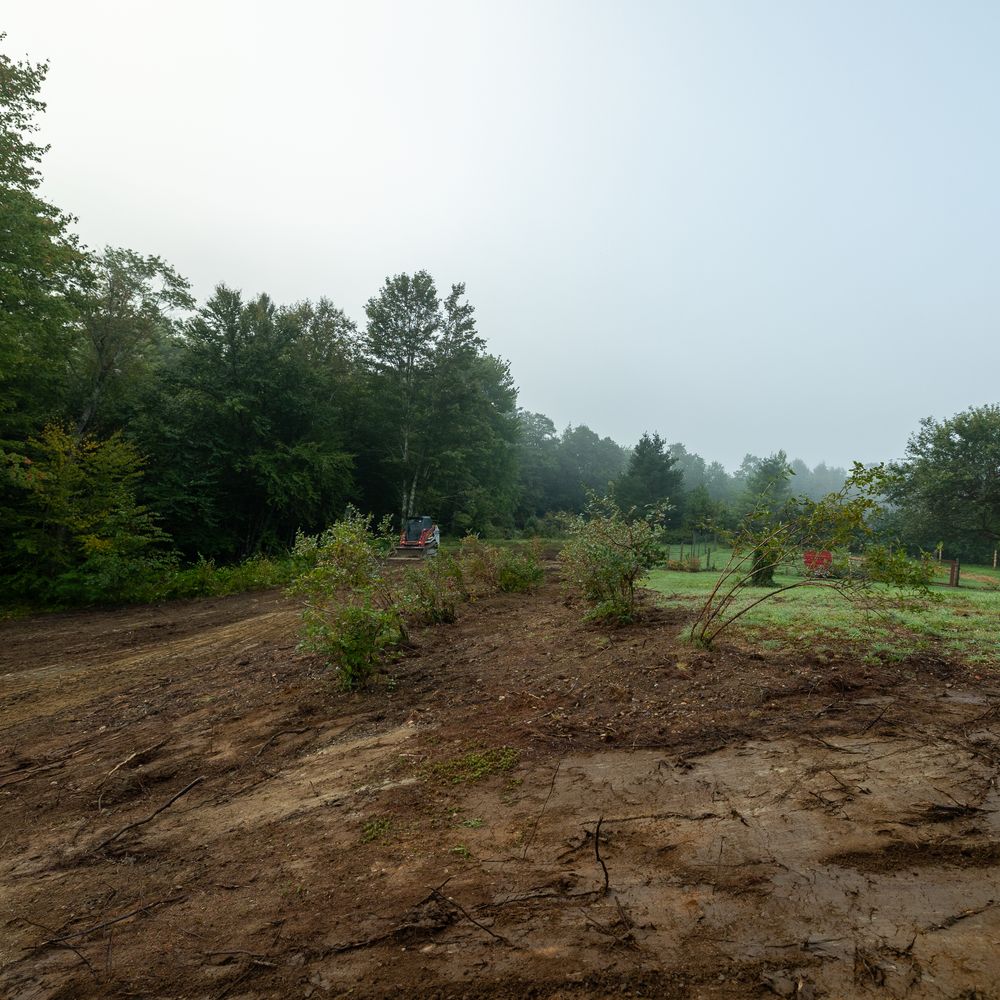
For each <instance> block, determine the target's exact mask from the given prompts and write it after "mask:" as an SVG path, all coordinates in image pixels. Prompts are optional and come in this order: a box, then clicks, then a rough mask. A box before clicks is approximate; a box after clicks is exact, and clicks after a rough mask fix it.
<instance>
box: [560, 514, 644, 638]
mask: <svg viewBox="0 0 1000 1000" xmlns="http://www.w3.org/2000/svg"><path fill="white" fill-rule="evenodd" d="M658 518H659V512H658V511H657V512H652V513H651V514H649V515H647V517H645V518H639V519H631V518H630V516H627V515H626V514H625V513H623V512H622V510H621V508H619V506H618V504H617V503H616V502H615V500H614V499H613V498H611V497H603V498H600V499H598V498H594V497H591V499H590V501H589V502H588V504H587V508H586V510H585V511H584V513H583V514H582V515H579V516H576V517H571V518H570V519H569V520H568V523H567V530H568V532H569V536H570V538H569V541H568V542H567V543H566V545H565V546H564V547H563V550H562V552H561V553H560V554H559V560H560V562H561V563H562V567H563V574H564V579H565V582H566V585H567V586H568V587H569V588H571V589H573V590H576V591H579V592H580V593H581V594H583V596H584V598H585V599H586V600H587V601H589V602H590V603H591V604H592V605H593V609H592V610H591V611H590V613H589V614H588V616H587V617H588V618H595V619H602V620H608V621H617V622H621V623H625V622H629V621H632V620H633V619H634V618H635V614H636V594H635V591H636V583H637V581H638V580H639V579H640V578H641V577H642V576H643V575H644V574H645V573H646V571H647V570H649V569H651V568H652V567H653V566H655V565H656V563H657V562H658V561H659V558H660V547H659V545H658V542H657V530H656V528H655V527H654V521H655V520H657V519H658Z"/></svg>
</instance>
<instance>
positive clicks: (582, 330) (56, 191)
mask: <svg viewBox="0 0 1000 1000" xmlns="http://www.w3.org/2000/svg"><path fill="white" fill-rule="evenodd" d="M4 30H6V31H7V33H8V37H7V39H6V41H5V43H4V45H5V49H6V51H7V52H8V53H10V54H11V55H13V56H22V55H24V54H27V55H28V56H29V57H30V58H32V59H35V60H40V59H49V60H50V61H51V69H50V73H49V78H48V81H47V83H46V86H45V89H44V93H43V97H44V99H45V100H46V101H47V102H48V112H47V114H46V115H45V117H44V121H43V137H44V139H45V141H47V142H50V143H51V144H52V149H51V152H50V153H49V154H48V156H47V157H46V159H45V162H44V164H43V173H44V176H45V185H44V189H43V193H44V194H45V196H46V197H48V198H49V199H50V200H51V201H53V202H55V203H56V204H57V205H59V206H60V207H61V208H64V209H65V210H68V211H71V212H73V213H74V214H75V215H77V216H78V217H79V223H78V230H79V232H80V234H81V236H82V237H83V239H84V241H85V242H86V243H88V244H89V245H91V246H94V247H100V246H103V245H105V244H114V245H123V246H128V247H132V248H134V249H136V250H138V251H141V252H143V253H157V254H160V255H161V256H163V257H164V258H166V259H167V260H168V261H169V262H170V263H171V264H173V265H174V266H175V267H176V268H177V269H178V270H179V271H180V272H181V273H182V274H184V275H186V276H187V277H188V278H189V279H190V280H191V281H192V282H193V284H194V287H195V290H196V292H197V293H198V295H199V296H200V297H205V296H206V295H207V294H208V293H210V291H211V289H212V287H213V286H214V285H215V284H216V283H217V282H220V281H223V282H226V283H228V284H231V285H234V286H236V287H240V288H243V289H244V290H246V291H247V292H257V291H267V292H268V293H270V294H271V295H272V296H273V297H274V298H275V299H277V300H278V301H291V300H295V299H300V298H306V297H309V298H317V297H319V296H321V295H327V296H329V297H330V298H332V299H333V300H334V301H335V302H336V303H337V304H338V305H340V306H341V307H343V308H344V309H346V310H347V312H348V313H349V314H350V315H352V316H353V317H354V318H355V319H356V320H358V321H359V322H360V321H361V320H362V319H363V307H364V303H365V301H366V299H367V298H368V297H369V296H371V295H373V294H375V293H376V291H377V290H378V287H379V286H380V284H381V283H382V281H383V280H384V278H385V276H386V275H388V274H393V273H397V272H400V271H413V270H416V269H418V268H426V269H427V270H429V271H430V272H431V273H432V274H433V275H434V276H435V277H436V279H437V281H438V284H439V288H446V287H447V286H448V285H449V284H450V283H452V282H457V281H464V282H466V284H467V288H468V294H469V298H470V300H471V301H472V302H473V304H474V305H475V306H476V308H477V315H478V319H479V324H480V332H481V333H482V334H483V335H484V336H485V337H486V338H487V340H488V342H489V345H490V349H491V351H492V352H494V353H497V354H500V355H502V356H503V357H505V358H507V359H509V360H510V362H511V366H512V369H513V372H514V375H515V378H516V381H517V383H518V385H519V387H520V402H521V405H522V406H524V407H525V408H527V409H530V410H536V411H541V412H544V413H546V414H548V415H549V416H550V417H552V418H553V420H554V421H555V422H556V424H557V425H558V426H565V425H566V424H569V423H573V424H578V423H586V424H588V425H589V426H591V427H592V428H594V429H595V430H596V431H598V432H599V433H600V434H602V435H605V434H607V435H611V436H612V437H614V438H615V439H616V440H618V441H620V442H622V443H624V444H633V443H634V442H635V441H636V439H637V438H638V437H639V435H640V434H641V433H642V432H643V431H644V430H649V431H653V430H658V431H659V432H660V433H661V434H662V435H663V436H664V437H665V438H666V439H667V440H669V441H683V442H684V443H685V444H686V445H687V447H688V448H689V449H690V450H693V451H697V452H699V453H701V454H702V455H704V456H706V457H707V458H709V459H718V460H720V461H722V462H723V463H725V464H726V465H727V466H729V467H730V468H732V467H734V466H736V465H737V464H738V463H739V461H740V459H741V458H742V456H743V454H744V453H745V452H755V453H758V454H766V453H768V452H771V451H774V450H776V449H777V448H784V449H786V450H787V452H788V453H789V455H791V456H800V457H801V458H803V459H804V460H805V461H806V462H807V463H809V464H810V465H813V464H815V463H817V462H819V461H821V460H825V461H827V462H828V463H831V464H840V465H844V464H847V463H849V462H850V461H851V460H852V459H860V460H863V461H872V460H877V459H883V458H892V457H897V456H899V455H901V453H902V451H903V449H904V447H905V444H906V439H907V436H908V435H909V434H910V433H911V432H912V431H913V430H915V429H916V426H917V422H918V420H919V419H920V418H921V417H922V416H926V415H932V414H933V415H935V416H938V417H943V416H948V415H950V414H951V413H954V412H956V411H958V410H961V409H964V408H966V407H967V406H970V405H974V404H981V403H984V402H991V401H995V400H996V399H997V392H996V389H995V381H996V367H997V360H998V349H997V336H996V323H997V316H998V315H1000V308H998V307H1000V282H998V281H997V279H996V274H997V265H998V249H1000V247H998V242H1000V194H998V187H997V183H996V179H997V177H998V176H1000V143H998V135H1000V131H998V128H997V124H998V123H997V100H996V97H997V94H998V93H1000V69H998V62H997V60H996V58H995V53H996V52H997V51H998V49H1000V7H997V6H996V5H995V4H992V3H975V2H965V3H962V4H955V5H941V4H931V3H920V2H913V0H907V2H883V3H879V4H877V5H875V4H871V3H862V2H841V3H836V4H832V3H830V4H820V3H810V2H806V3H802V2H773V0H772V2H755V3H746V2H715V0H705V2H702V0H699V2H693V0H692V2H688V3H648V4H647V3H638V2H632V3H618V4H614V5H612V4H596V3H580V2H548V3H538V2H530V3H529V2H505V3H502V4H501V3H493V4H485V3H439V2H434V3H427V4H403V3H401V2H400V3H373V2H369V0H366V2H365V3H362V4H359V3H326V4H318V3H317V4H308V3H302V2H291V3H284V4H280V5H279V4H263V3H248V2H241V3H224V2H218V0H215V2H213V3H211V4H205V3H192V2H186V0H183V2H175V3H173V4H170V5H162V4H137V3H134V2H132V3H125V2H119V3H111V2H93V0H92V2H88V3H86V4H81V3H71V2H38V3H33V4H30V5H29V4H26V3H21V4H19V5H8V8H7V10H6V11H5V18H4Z"/></svg>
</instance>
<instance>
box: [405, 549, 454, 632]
mask: <svg viewBox="0 0 1000 1000" xmlns="http://www.w3.org/2000/svg"><path fill="white" fill-rule="evenodd" d="M404 588H405V595H406V600H407V604H408V610H409V612H410V614H412V615H414V616H415V617H416V619H417V620H418V621H419V622H421V623H422V624H424V625H438V624H447V623H450V622H453V621H455V618H456V616H457V609H458V605H459V604H460V603H461V602H462V601H464V600H467V598H468V592H467V591H466V589H465V573H464V571H463V569H462V564H461V562H460V561H459V560H458V559H456V558H454V557H453V556H449V555H444V554H439V555H438V556H437V557H436V558H434V559H427V560H425V561H424V563H423V564H422V565H420V566H414V567H413V568H412V569H410V571H409V572H408V573H407V574H406V579H405V581H404Z"/></svg>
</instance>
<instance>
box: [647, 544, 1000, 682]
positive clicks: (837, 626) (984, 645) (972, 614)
mask: <svg viewBox="0 0 1000 1000" xmlns="http://www.w3.org/2000/svg"><path fill="white" fill-rule="evenodd" d="M728 556H729V553H728V552H727V551H726V550H719V551H718V553H716V554H713V559H712V561H713V563H714V564H715V565H716V566H717V567H720V568H721V567H722V566H724V565H725V562H726V560H727V559H728ZM718 576H719V574H718V572H713V571H703V572H700V573H688V572H680V571H671V570H659V569H658V570H653V571H652V572H651V573H650V574H649V576H648V578H647V579H646V586H647V587H648V588H649V589H651V590H653V591H656V592H657V593H658V594H660V595H662V598H661V599H662V601H663V603H664V604H666V605H668V606H682V607H690V608H691V609H692V610H694V609H696V608H698V607H699V606H700V604H701V602H703V601H704V600H705V599H706V598H707V596H708V594H709V592H710V591H711V590H712V588H713V587H714V586H715V582H716V580H717V579H718ZM801 579H802V577H801V576H795V575H793V574H792V573H786V574H777V575H776V576H775V581H776V584H777V585H778V586H779V587H780V586H784V585H788V584H792V583H795V582H798V581H801ZM940 579H943V580H944V581H945V582H946V581H947V569H946V568H945V567H942V568H941V569H940V570H939V571H938V573H937V574H936V576H935V581H937V580H940ZM761 593H763V591H760V590H757V589H753V590H747V591H746V598H745V599H744V601H743V603H748V602H749V601H750V600H752V599H756V598H757V597H759V596H760V594H761ZM876 593H878V595H879V597H880V598H886V599H889V598H891V597H892V595H891V594H890V592H889V591H888V590H887V589H885V588H880V592H879V591H876ZM886 604H887V606H885V607H880V608H879V610H878V611H877V612H871V611H865V610H864V609H863V608H861V607H859V606H857V605H856V604H854V603H852V602H850V601H848V600H847V599H845V598H844V597H842V596H841V595H840V594H838V593H836V592H835V591H833V590H828V589H824V588H822V587H811V586H805V587H801V588H799V589H797V590H790V591H786V592H785V593H783V594H778V595H777V596H775V597H773V598H771V599H770V600H767V601H764V602H763V603H761V604H759V605H758V606H757V607H755V608H754V609H753V610H752V611H749V612H748V613H747V614H746V615H745V616H744V617H743V618H741V619H740V620H739V622H737V623H736V624H735V625H734V626H733V628H732V630H730V632H729V635H730V636H736V637H740V638H742V639H744V640H748V641H752V642H754V643H755V644H758V645H760V646H762V647H764V648H770V649H780V648H786V647H796V646H806V647H809V648H811V649H814V650H818V651H822V650H823V648H824V647H825V646H828V645H829V646H832V645H839V644H842V643H844V642H847V643H850V644H858V645H864V646H865V647H866V649H867V652H868V655H869V656H872V657H891V658H901V657H904V656H907V655H910V654H912V653H915V652H921V651H924V652H937V653H957V654H960V655H962V656H964V657H966V658H967V659H969V660H972V661H975V662H990V663H998V664H1000V572H998V571H997V570H994V569H993V568H992V567H989V566H973V565H969V566H964V567H963V568H962V579H961V586H960V587H959V588H958V589H955V588H951V587H948V586H947V585H946V583H945V584H942V583H938V582H935V583H934V584H933V585H932V587H931V596H930V598H927V599H919V600H914V599H912V598H910V599H907V600H905V601H893V600H888V601H887V602H886ZM724 634H725V633H724Z"/></svg>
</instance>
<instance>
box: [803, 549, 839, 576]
mask: <svg viewBox="0 0 1000 1000" xmlns="http://www.w3.org/2000/svg"><path fill="white" fill-rule="evenodd" d="M802 561H803V562H804V563H805V564H806V570H807V571H808V572H809V575H810V576H829V574H830V568H831V567H832V566H833V553H832V552H831V551H830V550H829V549H820V550H819V551H817V550H815V549H806V551H805V552H803V553H802Z"/></svg>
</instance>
